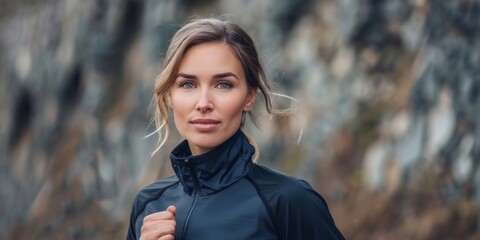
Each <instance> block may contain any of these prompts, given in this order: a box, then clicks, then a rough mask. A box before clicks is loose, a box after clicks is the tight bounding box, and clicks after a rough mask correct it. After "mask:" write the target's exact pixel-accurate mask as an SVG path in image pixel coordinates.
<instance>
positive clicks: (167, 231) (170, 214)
mask: <svg viewBox="0 0 480 240" xmlns="http://www.w3.org/2000/svg"><path fill="white" fill-rule="evenodd" d="M176 212H177V209H176V208H175V206H169V207H168V208H167V210H165V211H162V212H157V213H152V214H150V215H148V216H146V217H145V218H144V219H143V225H142V233H141V239H142V240H173V239H174V235H175V225H176V222H175V214H176Z"/></svg>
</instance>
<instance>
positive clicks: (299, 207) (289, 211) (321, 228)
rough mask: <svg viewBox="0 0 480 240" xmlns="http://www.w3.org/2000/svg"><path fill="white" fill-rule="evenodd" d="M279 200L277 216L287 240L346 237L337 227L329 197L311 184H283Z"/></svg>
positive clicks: (299, 181) (323, 239)
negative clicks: (318, 191) (324, 196)
mask: <svg viewBox="0 0 480 240" xmlns="http://www.w3.org/2000/svg"><path fill="white" fill-rule="evenodd" d="M282 189H283V190H282V194H281V195H280V196H278V199H276V211H275V212H276V214H275V215H276V219H277V223H278V225H279V226H278V227H279V230H280V231H281V233H280V235H281V236H283V238H284V239H312V240H314V239H322V240H328V239H345V238H344V237H343V235H342V233H341V232H340V231H339V230H338V228H337V227H336V226H335V223H334V220H333V218H332V216H331V215H330V212H329V210H328V206H327V203H326V202H325V200H324V199H323V198H322V196H320V194H318V193H317V192H316V191H315V190H313V189H312V188H311V187H310V185H308V183H306V182H305V181H303V180H297V181H296V183H295V184H285V185H284V186H282Z"/></svg>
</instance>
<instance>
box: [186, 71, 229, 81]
mask: <svg viewBox="0 0 480 240" xmlns="http://www.w3.org/2000/svg"><path fill="white" fill-rule="evenodd" d="M177 77H183V78H187V79H197V76H195V75H192V74H187V73H178V74H177ZM225 77H234V78H236V79H238V77H237V75H235V73H232V72H224V73H218V74H215V75H213V78H225Z"/></svg>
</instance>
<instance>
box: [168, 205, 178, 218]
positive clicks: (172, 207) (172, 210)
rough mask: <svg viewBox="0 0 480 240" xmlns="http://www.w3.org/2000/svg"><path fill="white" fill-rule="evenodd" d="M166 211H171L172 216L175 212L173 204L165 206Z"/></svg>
mask: <svg viewBox="0 0 480 240" xmlns="http://www.w3.org/2000/svg"><path fill="white" fill-rule="evenodd" d="M167 212H171V213H172V214H173V216H175V215H176V214H177V208H176V207H175V206H173V205H170V206H168V208H167Z"/></svg>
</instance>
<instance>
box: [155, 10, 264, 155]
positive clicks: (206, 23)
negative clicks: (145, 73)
mask: <svg viewBox="0 0 480 240" xmlns="http://www.w3.org/2000/svg"><path fill="white" fill-rule="evenodd" d="M209 42H225V43H227V44H228V45H229V46H230V47H231V48H232V50H233V51H234V53H235V54H236V56H237V57H238V59H239V60H240V62H241V63H242V66H243V69H244V71H245V76H246V79H247V86H248V88H249V89H250V90H256V91H260V93H261V94H262V95H263V100H264V103H265V109H266V111H267V112H268V113H269V114H272V103H271V99H270V95H269V90H270V85H269V83H268V81H267V79H266V77H265V72H264V70H263V67H262V65H261V63H260V59H259V57H258V53H257V50H256V48H255V44H254V42H253V40H252V39H251V38H250V36H249V35H248V34H247V33H246V32H245V31H244V30H243V29H242V28H241V27H239V26H238V25H236V24H234V23H230V22H227V21H223V20H220V19H213V18H208V19H197V20H194V21H192V22H189V23H187V24H186V25H184V26H183V27H182V28H181V29H180V30H178V31H177V32H176V33H175V35H174V36H173V38H172V40H171V42H170V45H169V47H168V49H167V53H166V56H165V59H164V69H163V71H162V72H161V73H160V74H159V75H158V76H157V78H156V79H155V95H154V101H155V105H156V107H155V116H154V119H155V123H156V126H157V130H156V131H155V132H154V133H156V132H158V134H159V139H158V143H159V145H158V147H157V149H155V151H154V152H153V153H155V152H157V151H158V150H159V149H160V148H161V147H162V146H163V144H164V143H165V141H166V139H167V138H168V136H169V120H168V108H169V103H168V94H169V91H170V88H171V87H172V85H173V83H174V81H175V78H176V74H177V73H178V70H179V67H180V63H181V61H182V58H183V56H184V55H185V53H186V52H187V51H188V50H189V49H190V48H191V47H193V46H196V45H199V44H202V43H209ZM248 114H249V116H250V118H251V119H252V121H253V123H254V124H255V125H256V118H255V116H254V114H253V113H252V112H251V111H249V112H248ZM242 125H243V121H242ZM152 134H153V133H152ZM247 138H248V139H249V141H250V143H251V144H252V145H253V146H254V148H255V155H254V161H256V160H257V159H258V155H259V149H258V146H257V144H256V143H255V141H254V140H253V139H252V138H251V137H249V136H248V135H247Z"/></svg>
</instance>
